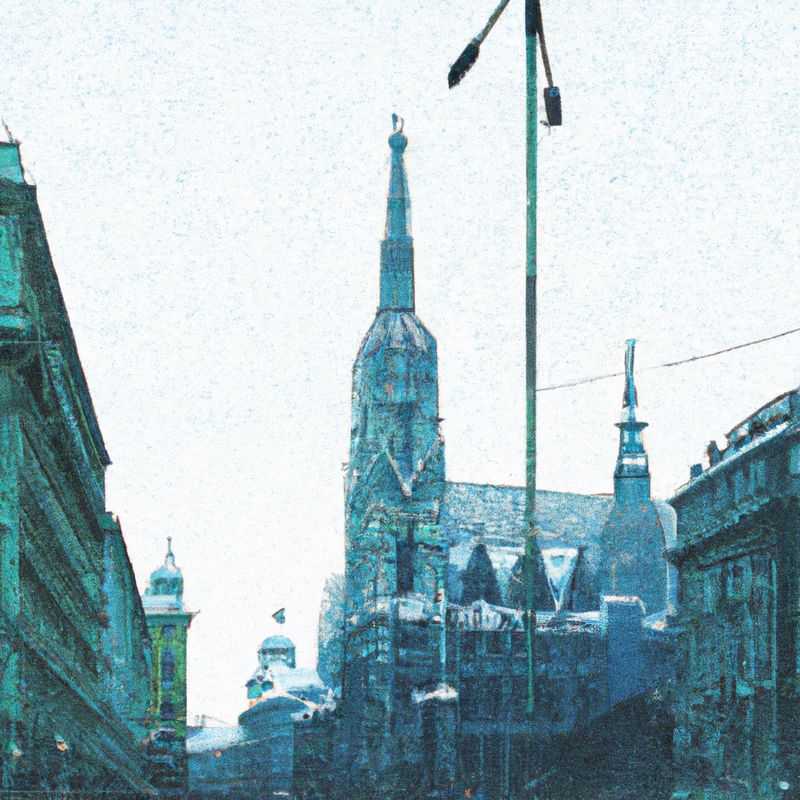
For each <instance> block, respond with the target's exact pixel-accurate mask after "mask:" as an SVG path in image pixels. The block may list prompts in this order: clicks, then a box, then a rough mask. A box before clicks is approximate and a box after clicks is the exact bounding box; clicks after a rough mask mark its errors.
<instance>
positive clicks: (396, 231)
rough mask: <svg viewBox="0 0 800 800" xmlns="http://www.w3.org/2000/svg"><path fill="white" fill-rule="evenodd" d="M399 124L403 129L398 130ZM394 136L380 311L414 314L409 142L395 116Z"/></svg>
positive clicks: (391, 146) (392, 140)
mask: <svg viewBox="0 0 800 800" xmlns="http://www.w3.org/2000/svg"><path fill="white" fill-rule="evenodd" d="M398 121H399V127H398ZM392 125H393V128H394V132H393V133H392V135H391V136H390V137H389V148H390V150H391V172H390V175H389V195H388V198H387V201H386V231H385V235H384V239H383V241H382V242H381V296H380V308H379V310H380V311H383V310H386V309H393V310H395V311H413V310H414V243H413V240H412V238H411V198H410V196H409V194H408V177H407V176H406V167H405V163H404V162H403V153H404V152H405V149H406V146H407V145H408V139H407V137H406V136H405V134H404V133H403V120H402V119H399V118H398V116H397V114H392Z"/></svg>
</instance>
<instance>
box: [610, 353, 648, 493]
mask: <svg viewBox="0 0 800 800" xmlns="http://www.w3.org/2000/svg"><path fill="white" fill-rule="evenodd" d="M626 344H627V348H626V351H625V393H624V394H623V396H622V420H621V421H620V422H618V423H617V427H618V428H619V453H618V454H617V466H616V469H615V470H614V498H615V500H616V501H617V503H618V504H620V505H634V504H640V503H646V502H647V501H648V500H650V468H649V466H648V461H647V451H646V450H645V449H644V443H643V442H642V431H643V430H644V429H645V428H646V427H647V423H646V422H639V421H638V420H637V419H636V407H637V400H638V398H637V395H636V384H635V383H634V379H633V354H634V348H635V347H636V339H628V341H627V343H626Z"/></svg>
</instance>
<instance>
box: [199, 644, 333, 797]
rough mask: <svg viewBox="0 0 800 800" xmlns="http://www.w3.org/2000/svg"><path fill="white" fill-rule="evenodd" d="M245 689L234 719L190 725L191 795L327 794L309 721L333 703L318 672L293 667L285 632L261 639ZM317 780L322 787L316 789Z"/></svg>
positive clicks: (317, 743)
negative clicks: (232, 722)
mask: <svg viewBox="0 0 800 800" xmlns="http://www.w3.org/2000/svg"><path fill="white" fill-rule="evenodd" d="M245 688H246V693H247V705H248V708H247V709H246V710H245V711H243V712H242V713H241V714H240V715H239V720H238V724H237V725H227V726H223V725H218V726H202V727H199V728H196V729H193V730H192V731H191V736H190V737H189V739H188V742H187V750H188V758H189V797H190V798H192V800H194V799H195V798H228V799H229V800H252V798H255V797H257V798H264V800H268V799H269V798H280V797H299V796H308V797H312V796H320V797H324V796H327V794H326V792H327V789H328V786H327V783H325V777H326V775H327V774H330V770H329V769H326V771H325V772H324V773H323V771H320V770H318V769H317V762H318V759H319V756H320V754H321V753H322V751H323V749H324V748H323V747H322V746H321V745H322V743H321V740H319V737H318V736H317V735H316V731H317V728H316V726H311V725H309V723H310V722H311V720H312V717H316V720H317V721H318V720H319V719H320V715H327V713H328V712H329V711H331V710H333V705H334V704H333V703H332V697H331V695H330V693H329V691H328V689H327V687H325V685H324V684H323V682H322V681H321V680H320V677H319V675H317V673H316V671H315V670H313V669H305V668H302V667H297V666H296V663H295V646H294V643H293V642H292V640H291V639H289V638H288V637H287V636H284V635H282V634H273V635H271V636H268V637H267V638H266V639H264V641H263V642H262V643H261V646H260V647H259V649H258V667H257V668H256V670H255V672H254V673H253V675H252V676H251V677H250V679H249V680H248V681H247V683H246V684H245ZM325 730H326V732H327V727H326V729H325ZM310 739H313V744H311V745H309V740H310ZM312 761H313V766H312ZM323 783H325V792H324V793H323V792H318V791H317V790H320V788H321V787H322V785H323Z"/></svg>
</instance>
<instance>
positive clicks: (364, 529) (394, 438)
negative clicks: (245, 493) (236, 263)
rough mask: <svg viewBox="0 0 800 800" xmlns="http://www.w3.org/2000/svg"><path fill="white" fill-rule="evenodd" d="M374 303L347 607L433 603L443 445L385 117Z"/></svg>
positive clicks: (355, 450) (352, 484) (441, 551)
mask: <svg viewBox="0 0 800 800" xmlns="http://www.w3.org/2000/svg"><path fill="white" fill-rule="evenodd" d="M393 121H394V127H395V130H394V132H393V133H392V135H391V136H390V137H389V148H390V153H391V165H390V177H389V195H388V200H387V208H386V229H385V236H384V239H383V242H382V243H381V258H380V295H379V297H380V301H379V306H378V311H377V314H376V316H375V320H374V322H373V323H372V326H371V327H370V329H369V331H368V332H367V334H366V336H365V337H364V340H363V341H362V343H361V347H360V349H359V351H358V355H357V357H356V361H355V364H354V365H353V395H352V426H351V439H350V461H349V464H348V469H347V476H346V494H347V505H346V510H345V516H346V525H347V545H346V549H347V553H346V555H347V590H346V591H347V602H348V605H349V606H350V607H351V608H354V609H358V608H362V607H364V606H365V605H368V604H370V603H374V601H376V600H377V598H378V597H383V598H385V597H387V596H397V595H404V594H409V593H414V592H417V593H424V594H426V595H429V596H433V594H434V592H435V590H436V588H438V585H437V582H439V581H441V582H443V571H444V565H445V563H446V553H445V549H446V548H445V545H444V543H442V542H440V541H439V537H438V532H437V531H438V529H437V526H436V523H437V521H438V513H439V506H440V502H441V497H442V493H443V490H444V446H443V440H442V437H441V434H440V432H439V384H438V365H437V356H436V340H435V339H434V338H433V336H432V335H431V334H430V333H429V331H428V330H427V328H426V327H425V326H424V325H423V324H422V322H421V321H420V320H419V318H418V317H417V315H416V313H415V311H414V246H413V240H412V238H411V203H410V199H409V193H408V178H407V176H406V169H405V163H404V153H405V150H406V147H407V145H408V139H407V138H406V136H405V134H404V133H403V124H402V120H400V121H399V127H398V119H397V117H396V116H394V117H393Z"/></svg>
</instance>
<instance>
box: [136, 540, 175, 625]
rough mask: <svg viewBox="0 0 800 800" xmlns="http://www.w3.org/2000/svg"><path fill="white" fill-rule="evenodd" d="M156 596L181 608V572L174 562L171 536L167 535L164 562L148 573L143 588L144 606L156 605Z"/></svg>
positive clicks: (171, 605) (172, 605)
mask: <svg viewBox="0 0 800 800" xmlns="http://www.w3.org/2000/svg"><path fill="white" fill-rule="evenodd" d="M156 598H158V600H161V601H162V602H165V603H168V604H169V605H170V607H174V608H175V609H176V610H178V609H180V610H182V609H183V573H182V572H181V571H180V569H179V568H178V566H177V565H176V564H175V554H174V553H173V552H172V537H171V536H167V554H166V556H165V557H164V563H163V564H162V565H161V566H160V567H159V568H158V569H157V570H155V571H154V572H151V573H150V584H149V586H148V587H147V588H146V589H145V590H144V598H143V601H144V604H145V606H150V607H152V606H153V605H156V604H157V603H158V600H157V599H156Z"/></svg>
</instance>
